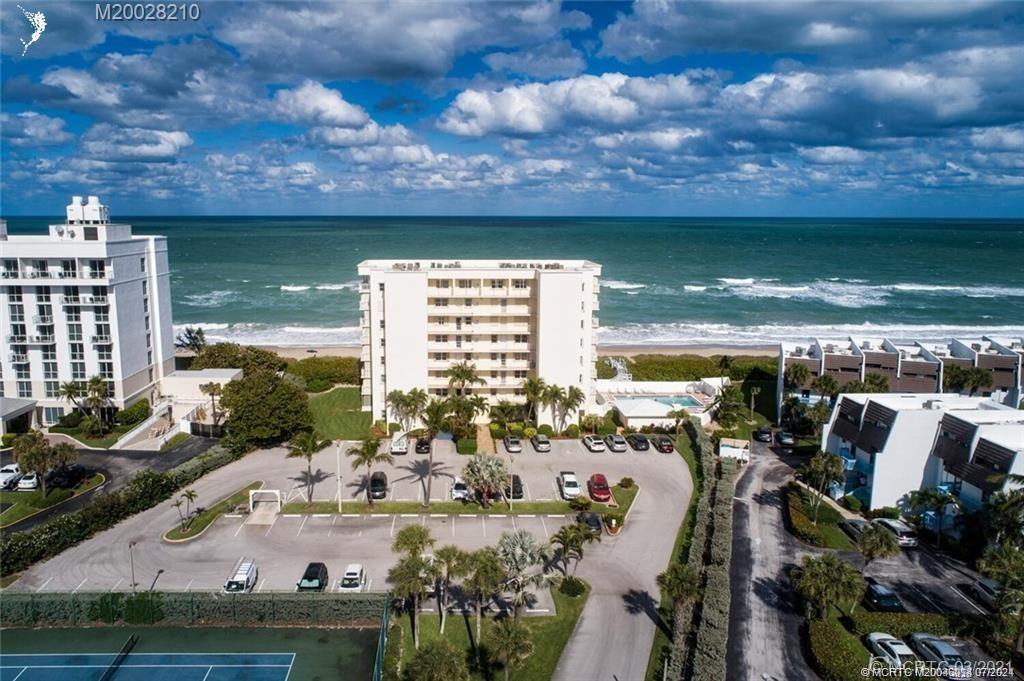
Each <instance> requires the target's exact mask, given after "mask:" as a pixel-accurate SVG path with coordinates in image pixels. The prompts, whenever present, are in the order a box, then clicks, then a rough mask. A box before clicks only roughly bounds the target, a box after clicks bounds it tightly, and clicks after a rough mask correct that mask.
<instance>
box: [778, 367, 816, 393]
mask: <svg viewBox="0 0 1024 681" xmlns="http://www.w3.org/2000/svg"><path fill="white" fill-rule="evenodd" d="M783 378H784V379H785V382H786V387H787V388H788V389H789V390H796V389H797V388H799V387H800V386H802V385H804V384H805V383H807V381H809V380H810V379H811V370H810V369H808V368H807V366H806V365H805V364H803V363H802V362H797V363H795V364H790V365H789V366H788V367H786V371H785V373H784V374H783Z"/></svg>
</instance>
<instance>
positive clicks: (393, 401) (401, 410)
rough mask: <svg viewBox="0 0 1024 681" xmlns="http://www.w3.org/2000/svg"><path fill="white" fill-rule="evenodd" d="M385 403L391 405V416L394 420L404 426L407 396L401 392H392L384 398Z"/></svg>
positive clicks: (407, 402)
mask: <svg viewBox="0 0 1024 681" xmlns="http://www.w3.org/2000/svg"><path fill="white" fill-rule="evenodd" d="M384 400H385V402H387V403H388V404H390V405H391V414H392V415H393V416H394V417H395V420H396V421H398V422H400V423H402V425H403V427H404V426H405V418H406V409H407V408H408V405H409V398H408V396H407V395H406V394H405V393H404V392H402V391H401V390H392V391H391V392H389V393H388V394H387V395H386V396H385V397H384Z"/></svg>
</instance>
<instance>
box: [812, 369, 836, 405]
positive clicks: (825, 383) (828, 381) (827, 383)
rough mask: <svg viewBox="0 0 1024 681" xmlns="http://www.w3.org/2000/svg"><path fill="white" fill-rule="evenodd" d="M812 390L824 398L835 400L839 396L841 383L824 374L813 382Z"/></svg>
mask: <svg viewBox="0 0 1024 681" xmlns="http://www.w3.org/2000/svg"><path fill="white" fill-rule="evenodd" d="M811 390H813V391H814V392H816V393H818V394H819V395H821V396H822V397H827V398H829V399H830V400H834V399H835V398H836V395H838V394H839V381H837V380H836V379H835V378H834V377H832V376H831V375H829V374H822V375H821V376H818V377H817V378H816V379H814V380H813V381H812V382H811Z"/></svg>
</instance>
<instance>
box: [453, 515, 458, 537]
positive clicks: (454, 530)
mask: <svg viewBox="0 0 1024 681" xmlns="http://www.w3.org/2000/svg"><path fill="white" fill-rule="evenodd" d="M456 517H457V516H452V539H455V518H456Z"/></svg>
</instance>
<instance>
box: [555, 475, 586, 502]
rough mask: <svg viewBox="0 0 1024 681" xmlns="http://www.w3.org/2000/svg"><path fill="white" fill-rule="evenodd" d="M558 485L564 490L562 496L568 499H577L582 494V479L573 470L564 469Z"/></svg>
mask: <svg viewBox="0 0 1024 681" xmlns="http://www.w3.org/2000/svg"><path fill="white" fill-rule="evenodd" d="M558 486H559V488H561V490H562V498H563V499H565V500H566V501H569V500H570V499H575V498H576V497H578V496H579V495H580V494H581V490H580V481H579V480H577V479H576V474H575V473H573V472H572V471H562V472H561V473H559V474H558Z"/></svg>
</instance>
